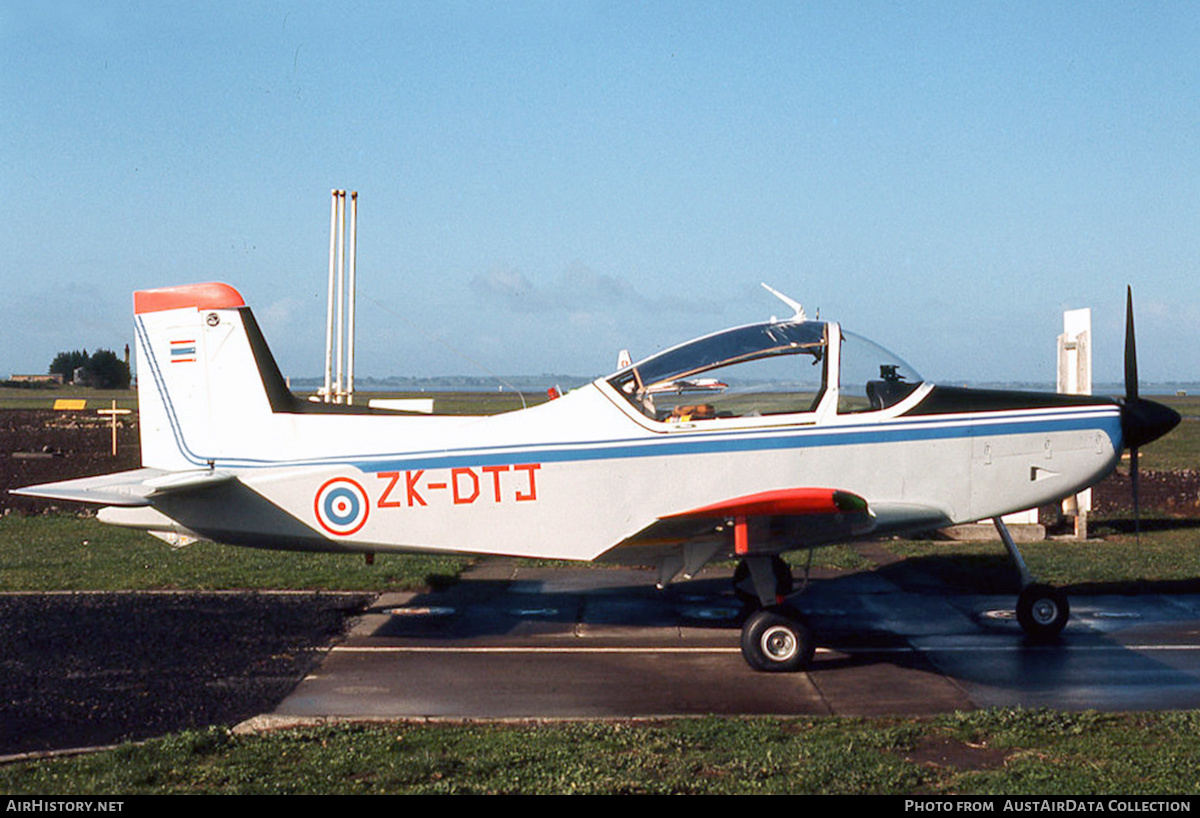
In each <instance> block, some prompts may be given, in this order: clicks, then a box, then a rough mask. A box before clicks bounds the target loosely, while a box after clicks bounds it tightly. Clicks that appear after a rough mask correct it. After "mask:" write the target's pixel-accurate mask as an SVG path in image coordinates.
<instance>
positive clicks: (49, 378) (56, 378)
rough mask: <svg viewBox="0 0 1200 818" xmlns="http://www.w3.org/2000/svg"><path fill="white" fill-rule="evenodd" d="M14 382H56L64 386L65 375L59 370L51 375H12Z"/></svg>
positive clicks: (11, 379)
mask: <svg viewBox="0 0 1200 818" xmlns="http://www.w3.org/2000/svg"><path fill="white" fill-rule="evenodd" d="M8 379H9V380H10V381H12V382H13V383H56V384H58V385H59V386H62V383H63V376H62V375H61V374H59V373H57V372H55V373H52V374H50V375H10V376H9V378H8Z"/></svg>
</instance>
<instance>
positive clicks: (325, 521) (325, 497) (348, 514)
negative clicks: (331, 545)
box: [313, 477, 371, 537]
mask: <svg viewBox="0 0 1200 818" xmlns="http://www.w3.org/2000/svg"><path fill="white" fill-rule="evenodd" d="M370 508H371V502H370V500H369V499H368V498H367V493H366V492H365V491H363V487H362V486H360V485H359V484H358V483H356V482H354V481H353V480H351V479H350V478H348V477H335V478H333V479H332V480H330V481H328V482H326V483H325V485H323V486H321V488H319V489H317V496H316V499H315V500H314V501H313V510H314V511H315V512H316V515H317V522H319V523H320V524H321V528H324V529H325V530H326V531H328V532H329V533H330V534H333V535H335V536H338V537H346V536H349V535H350V534H353V533H354V532H356V531H358V530H359V529H360V528H362V527H363V525H364V524H365V523H366V522H367V513H368V512H369V511H370Z"/></svg>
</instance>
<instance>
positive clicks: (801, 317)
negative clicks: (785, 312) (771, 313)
mask: <svg viewBox="0 0 1200 818" xmlns="http://www.w3.org/2000/svg"><path fill="white" fill-rule="evenodd" d="M763 287H764V288H765V289H766V290H767V292H769V293H770V294H771V295H773V296H775V297H776V298H778V299H779V300H780V301H782V302H783V303H784V304H787V305H788V306H789V307H791V308H792V309H793V310H795V311H796V314H795V315H793V316H792V317H791V319H790V320H792V321H807V320H808V316H807V315H805V314H804V307H802V306H800V302H799V301H796V300H795V299H792V298H788V297H787V296H786V295H784V294H783V293H781V292H779V290H777V289H775V288H774V287H772V286H770V285H769V284H766V283H763Z"/></svg>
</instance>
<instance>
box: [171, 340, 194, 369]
mask: <svg viewBox="0 0 1200 818" xmlns="http://www.w3.org/2000/svg"><path fill="white" fill-rule="evenodd" d="M195 360H196V341H195V339H190V340H183V341H172V342H171V363H173V364H186V363H192V362H194V361H195Z"/></svg>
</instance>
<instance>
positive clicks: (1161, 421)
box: [1121, 398, 1180, 449]
mask: <svg viewBox="0 0 1200 818" xmlns="http://www.w3.org/2000/svg"><path fill="white" fill-rule="evenodd" d="M1179 421H1180V417H1179V413H1178V412H1176V411H1175V410H1174V409H1172V408H1171V407H1169V406H1163V405H1162V404H1161V403H1155V402H1154V401H1152V400H1145V399H1143V398H1127V399H1126V400H1124V401H1121V434H1122V435H1123V436H1124V438H1125V446H1126V447H1128V448H1131V449H1136V448H1138V447H1139V446H1144V445H1145V444H1147V443H1149V442H1150V441H1152V440H1158V439H1159V438H1160V437H1162V436H1163V435H1165V434H1166V433H1167V432H1169V431H1171V430H1172V429H1174V428H1175V427H1176V426H1177V425H1178V424H1179Z"/></svg>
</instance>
